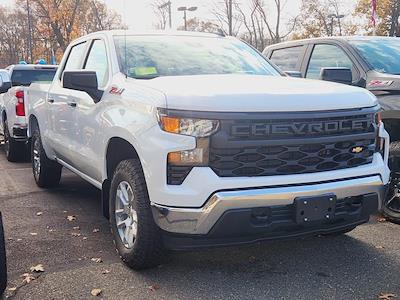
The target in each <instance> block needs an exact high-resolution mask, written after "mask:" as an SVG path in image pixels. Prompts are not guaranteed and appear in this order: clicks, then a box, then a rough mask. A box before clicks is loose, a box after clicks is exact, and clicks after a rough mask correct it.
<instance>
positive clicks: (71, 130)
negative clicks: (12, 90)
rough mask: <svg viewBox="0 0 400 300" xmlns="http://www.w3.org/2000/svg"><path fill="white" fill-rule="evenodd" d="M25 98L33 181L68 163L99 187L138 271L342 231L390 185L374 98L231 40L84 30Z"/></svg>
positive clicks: (57, 174)
mask: <svg viewBox="0 0 400 300" xmlns="http://www.w3.org/2000/svg"><path fill="white" fill-rule="evenodd" d="M29 95H30V101H29V110H28V111H29V125H30V126H29V131H28V135H29V136H30V137H32V168H33V175H34V178H35V181H36V183H37V185H38V186H40V187H43V188H49V187H54V186H56V185H58V183H59V182H60V178H61V170H62V167H65V168H67V169H69V170H71V171H73V172H74V173H76V174H78V175H79V176H81V177H82V178H83V179H85V180H87V181H88V182H90V183H92V184H93V185H94V186H96V187H97V188H99V189H100V190H101V191H102V207H103V213H104V215H105V216H107V217H109V220H110V225H111V229H112V233H113V237H114V241H115V245H116V248H117V250H118V252H119V254H120V256H121V258H122V260H123V261H124V262H125V263H126V264H127V265H128V266H130V267H132V268H134V269H142V268H146V267H152V266H154V265H156V264H158V263H159V262H160V260H161V258H162V257H163V255H164V254H165V249H174V250H190V249H198V248H206V247H214V246H226V245H237V244H245V243H252V242H256V241H261V240H270V239H281V238H296V237H303V236H315V235H331V234H341V233H345V232H348V231H350V230H352V229H354V228H355V227H356V226H358V225H360V224H363V223H365V222H368V220H369V217H370V215H371V214H373V213H375V212H376V211H378V210H379V209H380V207H381V203H382V198H383V194H384V190H385V185H386V184H387V183H388V180H389V175H390V172H389V169H388V166H387V162H388V145H389V136H388V134H387V133H386V131H385V129H384V125H383V123H382V122H381V119H380V106H379V105H378V103H377V99H376V97H375V96H374V95H372V94H371V93H370V92H368V91H366V90H364V89H361V88H357V87H350V86H346V85H341V84H337V83H327V82H322V81H311V80H304V79H297V78H289V77H284V76H282V74H281V72H280V71H278V70H277V69H275V67H274V66H272V65H271V64H270V63H269V62H268V60H266V59H265V58H264V57H263V56H262V55H261V54H260V53H259V52H257V51H256V50H254V49H253V48H251V47H249V46H248V45H247V44H245V43H243V42H241V41H239V40H237V39H235V38H231V37H225V36H222V35H213V34H204V33H185V32H179V33H178V32H168V33H165V32H163V33H158V32H153V33H135V32H130V31H106V32H98V33H94V34H90V35H88V36H85V37H82V38H79V39H78V40H76V41H74V42H72V43H71V45H69V47H68V49H67V51H66V53H65V55H64V58H63V60H62V63H61V65H60V67H59V69H58V71H57V74H56V76H55V79H54V81H53V82H52V83H51V84H32V86H31V87H30V88H29Z"/></svg>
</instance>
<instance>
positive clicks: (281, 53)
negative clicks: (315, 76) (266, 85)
mask: <svg viewBox="0 0 400 300" xmlns="http://www.w3.org/2000/svg"><path fill="white" fill-rule="evenodd" d="M305 51H306V45H295V46H288V47H284V48H277V49H274V50H272V51H271V52H270V53H269V54H268V58H269V59H270V60H271V61H272V62H273V63H274V64H275V65H277V66H278V67H279V68H280V69H281V70H282V71H284V72H290V71H297V72H299V71H300V69H301V64H302V60H303V57H304V55H305Z"/></svg>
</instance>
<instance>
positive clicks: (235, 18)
mask: <svg viewBox="0 0 400 300" xmlns="http://www.w3.org/2000/svg"><path fill="white" fill-rule="evenodd" d="M238 5H239V4H238V1H237V0H221V1H218V2H215V3H214V7H213V8H212V10H211V13H212V14H213V15H214V17H215V19H216V21H217V23H218V24H219V26H220V29H221V30H223V31H224V32H225V34H228V35H231V36H237V35H238V34H239V32H240V28H241V26H242V18H241V15H240V13H239V12H238V11H237V7H238Z"/></svg>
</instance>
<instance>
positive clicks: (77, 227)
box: [72, 226, 81, 230]
mask: <svg viewBox="0 0 400 300" xmlns="http://www.w3.org/2000/svg"><path fill="white" fill-rule="evenodd" d="M72 229H73V230H80V229H81V228H80V227H79V226H75V227H73V228H72Z"/></svg>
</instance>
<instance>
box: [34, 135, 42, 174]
mask: <svg viewBox="0 0 400 300" xmlns="http://www.w3.org/2000/svg"><path fill="white" fill-rule="evenodd" d="M40 169H41V162H40V141H39V139H35V141H34V143H33V173H34V175H35V178H36V179H38V178H39V175H40Z"/></svg>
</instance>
